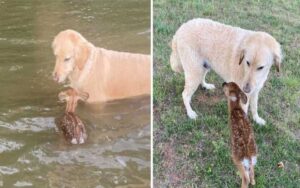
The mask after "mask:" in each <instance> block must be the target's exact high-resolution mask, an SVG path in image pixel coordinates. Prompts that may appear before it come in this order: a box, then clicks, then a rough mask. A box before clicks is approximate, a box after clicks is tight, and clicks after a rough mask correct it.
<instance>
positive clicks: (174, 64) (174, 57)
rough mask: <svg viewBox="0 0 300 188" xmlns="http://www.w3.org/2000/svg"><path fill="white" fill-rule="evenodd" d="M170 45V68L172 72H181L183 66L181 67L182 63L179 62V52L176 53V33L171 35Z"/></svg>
mask: <svg viewBox="0 0 300 188" xmlns="http://www.w3.org/2000/svg"><path fill="white" fill-rule="evenodd" d="M170 47H171V48H172V53H171V56H170V64H171V68H172V70H173V71H174V72H178V73H181V72H183V68H182V64H181V61H180V58H179V54H178V50H177V40H176V34H175V35H174V36H173V39H172V42H171V44H170Z"/></svg>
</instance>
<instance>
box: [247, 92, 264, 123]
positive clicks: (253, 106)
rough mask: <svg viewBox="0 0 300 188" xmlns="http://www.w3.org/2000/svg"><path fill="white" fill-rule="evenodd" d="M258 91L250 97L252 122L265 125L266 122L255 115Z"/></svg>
mask: <svg viewBox="0 0 300 188" xmlns="http://www.w3.org/2000/svg"><path fill="white" fill-rule="evenodd" d="M258 94H259V91H256V92H255V93H253V94H252V95H251V96H250V109H251V113H252V117H253V120H254V121H255V122H256V123H257V124H259V125H265V124H266V121H265V120H264V119H262V118H261V117H259V115H258V113H257V101H258Z"/></svg>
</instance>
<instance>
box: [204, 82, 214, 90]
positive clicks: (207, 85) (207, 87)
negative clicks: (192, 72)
mask: <svg viewBox="0 0 300 188" xmlns="http://www.w3.org/2000/svg"><path fill="white" fill-rule="evenodd" d="M202 87H203V88H205V89H207V90H211V89H216V86H215V85H214V84H207V83H205V84H202Z"/></svg>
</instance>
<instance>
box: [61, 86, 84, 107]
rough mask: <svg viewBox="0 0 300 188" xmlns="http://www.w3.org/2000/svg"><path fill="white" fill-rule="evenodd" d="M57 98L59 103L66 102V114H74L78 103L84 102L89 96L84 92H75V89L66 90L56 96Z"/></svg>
mask: <svg viewBox="0 0 300 188" xmlns="http://www.w3.org/2000/svg"><path fill="white" fill-rule="evenodd" d="M58 98H59V100H60V101H61V102H65V101H66V102H67V106H66V112H75V109H76V107H77V104H78V101H79V100H81V101H86V100H87V99H88V98H89V94H88V93H86V92H81V91H76V90H75V89H68V90H66V91H62V92H60V93H59V94H58Z"/></svg>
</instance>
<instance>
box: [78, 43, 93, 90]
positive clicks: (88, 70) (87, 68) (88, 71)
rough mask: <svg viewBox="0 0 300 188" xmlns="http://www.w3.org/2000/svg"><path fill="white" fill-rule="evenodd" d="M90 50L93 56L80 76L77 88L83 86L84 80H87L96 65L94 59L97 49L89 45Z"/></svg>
mask: <svg viewBox="0 0 300 188" xmlns="http://www.w3.org/2000/svg"><path fill="white" fill-rule="evenodd" d="M89 46H90V48H91V54H90V57H89V58H88V60H87V61H86V64H85V66H84V68H83V70H82V72H81V74H80V76H79V79H78V82H77V84H76V85H77V86H78V87H80V86H81V85H82V83H83V82H84V80H85V79H86V77H87V76H88V75H89V74H90V72H91V69H92V66H93V64H94V61H95V60H94V59H95V58H94V57H95V54H96V51H97V48H96V47H94V46H93V45H91V44H89Z"/></svg>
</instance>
